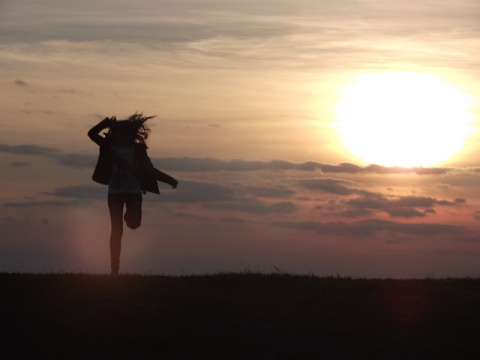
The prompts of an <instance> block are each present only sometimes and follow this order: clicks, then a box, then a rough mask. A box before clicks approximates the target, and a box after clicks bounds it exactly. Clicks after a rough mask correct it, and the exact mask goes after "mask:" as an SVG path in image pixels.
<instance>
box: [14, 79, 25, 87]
mask: <svg viewBox="0 0 480 360" xmlns="http://www.w3.org/2000/svg"><path fill="white" fill-rule="evenodd" d="M13 83H14V84H15V85H17V86H28V83H27V82H26V81H23V80H20V79H17V80H15V81H14V82H13Z"/></svg>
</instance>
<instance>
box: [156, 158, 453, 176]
mask: <svg viewBox="0 0 480 360" xmlns="http://www.w3.org/2000/svg"><path fill="white" fill-rule="evenodd" d="M154 162H155V164H158V166H159V167H160V168H162V169H165V170H173V171H191V172H205V171H260V170H298V171H317V170H320V171H322V172H323V173H336V174H341V173H343V174H385V175H386V174H417V175H443V174H446V173H448V172H449V171H453V169H450V168H403V167H385V166H380V165H369V166H365V167H362V166H358V165H354V164H349V163H341V164H338V165H333V164H323V163H318V162H314V161H308V162H303V163H294V162H290V161H286V160H271V161H253V160H239V159H236V160H219V159H213V158H191V157H182V158H156V159H154Z"/></svg>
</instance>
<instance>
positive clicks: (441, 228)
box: [273, 220, 464, 236]
mask: <svg viewBox="0 0 480 360" xmlns="http://www.w3.org/2000/svg"><path fill="white" fill-rule="evenodd" d="M273 225H275V226H278V227H283V228H293V229H298V230H308V231H316V232H317V233H318V234H319V235H336V236H373V235H377V234H379V233H388V234H390V235H394V234H408V235H417V236H434V235H461V234H463V233H464V228H463V227H461V226H455V225H447V224H426V223H419V224H414V223H398V222H393V221H387V220H362V221H357V222H353V223H345V222H329V223H321V222H293V221H290V222H286V221H283V222H282V221H279V222H275V223H274V224H273Z"/></svg>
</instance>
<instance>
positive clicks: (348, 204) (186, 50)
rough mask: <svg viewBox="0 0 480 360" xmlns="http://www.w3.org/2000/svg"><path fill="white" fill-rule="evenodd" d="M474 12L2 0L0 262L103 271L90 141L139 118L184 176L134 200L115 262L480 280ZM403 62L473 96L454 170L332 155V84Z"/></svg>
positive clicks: (176, 268) (423, 5)
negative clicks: (104, 125)
mask: <svg viewBox="0 0 480 360" xmlns="http://www.w3.org/2000/svg"><path fill="white" fill-rule="evenodd" d="M479 16H480V3H478V1H476V0H456V1H453V0H449V1H447V0H418V1H415V2H414V3H411V2H405V1H393V0H392V1H383V2H379V1H373V0H337V1H303V0H301V1H298V0H261V1H258V0H257V1H250V0H242V1H235V0H232V1H220V0H218V1H197V0H195V1H194V0H175V1H165V0H161V1H156V0H155V1H154V0H137V1H126V0H95V1H91V0H85V1H81V2H78V1H71V0H62V1H61V0H22V1H13V0H3V1H1V0H0V81H1V84H2V86H1V87H0V99H2V100H1V103H2V119H1V121H0V159H1V161H0V167H1V170H0V172H1V174H2V175H1V180H0V184H1V189H2V190H1V191H0V204H1V205H0V234H1V235H0V236H1V242H0V271H20V272H42V271H43V272H50V271H53V272H56V271H68V272H69V271H74V272H86V273H105V272H107V270H108V269H109V252H108V237H109V232H110V228H109V227H110V224H109V215H108V209H107V206H106V196H107V188H106V187H104V186H102V185H99V184H95V183H94V182H93V181H92V180H91V175H92V172H93V167H94V165H95V161H96V158H97V154H98V148H97V146H96V145H95V144H94V143H93V142H91V141H90V140H89V139H88V137H87V135H86V134H87V131H88V130H89V128H90V127H92V126H93V125H95V124H96V123H97V122H98V121H100V120H101V119H103V118H104V117H106V116H113V115H116V116H117V118H125V117H127V116H128V115H130V114H132V113H134V112H135V111H143V112H144V113H145V114H146V115H156V116H157V117H156V118H155V119H153V120H151V121H150V125H151V129H152V134H151V136H150V138H149V140H148V146H149V155H150V157H151V158H152V161H153V163H154V164H155V166H156V167H157V168H159V169H160V170H162V171H165V172H167V173H169V174H170V175H172V176H174V177H175V178H177V179H178V180H179V181H180V184H179V187H178V189H176V190H171V189H169V187H168V186H166V185H162V187H161V192H162V194H161V195H160V196H156V195H153V194H147V195H146V196H144V218H143V224H142V227H141V228H139V229H137V230H135V231H132V230H130V229H126V230H125V233H124V237H123V249H122V259H121V270H122V271H126V272H134V273H163V274H183V273H187V274H189V273H215V272H218V271H244V270H247V271H248V270H250V271H264V272H272V271H283V272H289V273H290V272H291V273H313V274H317V275H321V276H325V275H337V274H338V275H342V276H354V277H396V278H408V277H421V278H422V277H446V276H451V277H457V276H480V261H479V258H480V229H479V225H480V223H479V221H480V192H479V190H480V161H479V159H478V156H477V150H478V147H479V144H480V142H479V140H480V137H479V135H480V133H479V129H480V122H479V115H480V106H479V104H480V80H479V79H480V66H479V65H480V64H479V62H480V60H479V59H480V24H479V22H478V19H479ZM398 71H412V72H419V73H427V74H432V75H435V76H438V77H439V78H441V79H442V80H444V81H446V82H448V83H449V84H451V85H452V86H454V87H456V88H457V89H459V90H460V91H462V92H464V93H467V94H468V95H470V96H471V98H472V99H473V101H474V105H473V107H472V109H471V112H472V114H473V115H474V121H473V123H472V124H471V125H472V127H473V132H472V134H471V135H470V136H469V137H468V139H467V141H466V143H465V146H464V148H463V149H462V150H461V151H460V152H458V153H457V154H455V155H454V156H453V157H452V158H451V159H449V160H448V161H445V162H444V163H440V164H437V165H435V166H434V167H426V168H402V167H395V166H393V167H386V166H380V165H375V164H369V163H365V162H363V161H362V160H361V159H359V158H357V157H356V156H355V154H350V153H348V152H347V151H346V150H345V148H344V147H343V146H342V143H341V141H340V138H339V135H338V133H337V131H336V128H335V121H336V119H335V105H336V104H337V103H338V101H339V99H340V95H339V94H340V92H341V89H342V88H344V87H345V86H347V85H348V84H350V83H351V82H352V81H354V79H355V77H356V76H358V75H361V74H369V73H378V72H398ZM431 122H432V125H431V126H432V128H433V127H434V126H435V119H431ZM371 132H372V133H373V134H375V129H371ZM428 135H429V134H428V133H426V134H425V151H431V149H430V148H429V136H428ZM405 144H406V145H405V151H408V139H405ZM379 151H381V150H379Z"/></svg>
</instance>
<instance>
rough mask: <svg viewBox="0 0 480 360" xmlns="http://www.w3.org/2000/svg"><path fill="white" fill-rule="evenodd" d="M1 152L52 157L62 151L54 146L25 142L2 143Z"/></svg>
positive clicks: (0, 145)
mask: <svg viewBox="0 0 480 360" xmlns="http://www.w3.org/2000/svg"><path fill="white" fill-rule="evenodd" d="M0 152H4V153H10V154H18V155H32V156H46V157H52V156H55V155H57V154H59V153H60V151H59V150H57V149H54V148H50V147H44V146H38V145H32V144H25V145H6V144H0Z"/></svg>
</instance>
